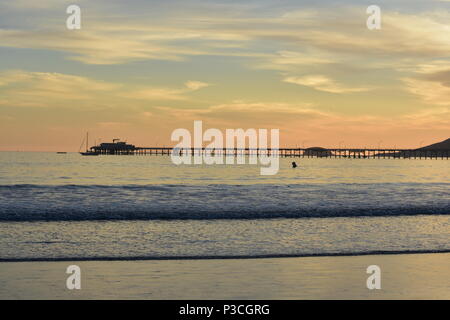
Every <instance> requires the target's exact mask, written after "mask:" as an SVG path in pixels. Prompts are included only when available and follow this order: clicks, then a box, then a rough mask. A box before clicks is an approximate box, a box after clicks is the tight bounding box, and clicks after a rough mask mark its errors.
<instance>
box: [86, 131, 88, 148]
mask: <svg viewBox="0 0 450 320" xmlns="http://www.w3.org/2000/svg"><path fill="white" fill-rule="evenodd" d="M88 144H89V132H86V152H88Z"/></svg>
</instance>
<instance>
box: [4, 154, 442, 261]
mask: <svg viewBox="0 0 450 320" xmlns="http://www.w3.org/2000/svg"><path fill="white" fill-rule="evenodd" d="M292 161H296V162H297V164H298V165H299V167H298V168H296V169H293V168H292V167H291V165H290V164H291V162H292ZM449 169H450V162H449V161H445V160H418V159H417V160H409V159H326V158H319V159H317V158H295V159H294V158H282V159H281V160H280V170H279V172H278V174H277V175H273V176H262V175H260V174H259V172H260V171H259V167H258V166H257V165H248V164H246V165H191V166H188V165H180V166H176V165H174V164H172V162H171V159H170V157H168V156H131V155H130V156H98V157H82V156H81V155H79V154H78V153H67V154H56V153H44V152H0V234H1V237H0V261H55V260H56V261H57V260H63V261H74V260H115V259H118V260H120V259H124V260H147V259H148V260H164V259H187V258H189V259H211V258H220V259H227V258H257V257H273V258H276V257H296V256H298V257H302V256H327V255H360V254H374V253H376V254H398V253H414V252H416V253H425V252H430V253H432V252H450V241H449V239H450V170H449Z"/></svg>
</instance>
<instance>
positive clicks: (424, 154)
mask: <svg viewBox="0 0 450 320" xmlns="http://www.w3.org/2000/svg"><path fill="white" fill-rule="evenodd" d="M127 146H130V145H127ZM90 149H91V150H92V151H95V152H98V153H99V154H100V155H135V156H145V155H150V156H159V155H171V154H172V153H176V154H177V155H180V156H181V155H186V154H189V155H191V156H194V155H205V154H208V155H211V156H218V155H222V156H260V155H266V156H279V157H297V158H347V159H446V160H448V159H449V157H450V150H448V149H443V150H439V149H437V150H424V149H384V148H376V149H353V148H331V149H326V148H279V149H270V148H269V149H251V148H234V149H225V148H224V149H209V148H188V149H174V148H171V147H135V146H132V147H127V148H101V147H99V146H94V147H91V148H90Z"/></svg>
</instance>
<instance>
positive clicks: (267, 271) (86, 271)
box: [0, 253, 450, 299]
mask: <svg viewBox="0 0 450 320" xmlns="http://www.w3.org/2000/svg"><path fill="white" fill-rule="evenodd" d="M71 264H76V265H78V266H80V268H81V290H68V289H67V288H66V279H67V277H68V276H69V275H68V274H66V273H65V272H66V268H67V266H69V265H71ZM369 265H378V266H379V267H380V268H381V290H369V289H367V287H366V280H367V277H368V276H369V274H367V273H366V268H367V267H368V266H369ZM0 299H450V253H433V254H396V255H368V256H348V257H303V258H268V259H230V260H221V259H217V260H214V259H212V260H156V261H155V260H154V261H77V262H73V263H71V262H2V263H0Z"/></svg>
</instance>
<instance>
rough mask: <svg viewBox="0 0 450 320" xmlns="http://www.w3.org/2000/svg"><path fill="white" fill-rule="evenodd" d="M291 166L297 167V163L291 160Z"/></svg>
mask: <svg viewBox="0 0 450 320" xmlns="http://www.w3.org/2000/svg"><path fill="white" fill-rule="evenodd" d="M292 168H294V169H295V168H297V164H296V163H295V161H292Z"/></svg>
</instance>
